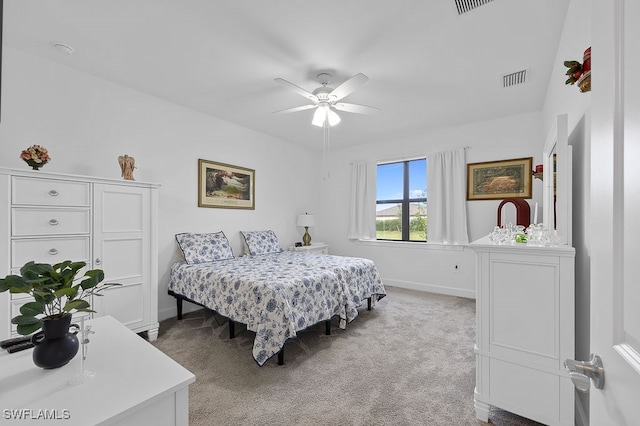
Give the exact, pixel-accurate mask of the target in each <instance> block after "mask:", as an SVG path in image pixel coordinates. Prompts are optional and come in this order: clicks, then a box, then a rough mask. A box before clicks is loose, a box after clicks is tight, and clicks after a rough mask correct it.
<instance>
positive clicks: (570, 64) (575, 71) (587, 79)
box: [564, 47, 591, 92]
mask: <svg viewBox="0 0 640 426" xmlns="http://www.w3.org/2000/svg"><path fill="white" fill-rule="evenodd" d="M564 66H565V67H567V68H568V69H567V73H566V75H568V76H569V78H567V81H565V82H564V83H565V84H571V85H573V84H577V85H578V87H579V88H580V91H581V92H589V91H591V48H590V47H589V48H588V49H587V50H585V51H584V57H583V63H580V62H578V61H564Z"/></svg>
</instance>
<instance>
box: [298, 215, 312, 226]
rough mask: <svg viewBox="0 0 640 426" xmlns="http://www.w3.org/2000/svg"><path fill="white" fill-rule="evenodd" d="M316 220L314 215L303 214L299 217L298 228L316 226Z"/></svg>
mask: <svg viewBox="0 0 640 426" xmlns="http://www.w3.org/2000/svg"><path fill="white" fill-rule="evenodd" d="M315 224H316V219H315V218H314V217H313V215H312V214H308V213H306V214H301V215H299V216H298V226H314V225H315Z"/></svg>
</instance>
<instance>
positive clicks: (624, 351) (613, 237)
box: [590, 0, 640, 426]
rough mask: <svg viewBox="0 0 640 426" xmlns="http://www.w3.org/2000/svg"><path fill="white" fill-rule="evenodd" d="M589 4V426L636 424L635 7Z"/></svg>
mask: <svg viewBox="0 0 640 426" xmlns="http://www.w3.org/2000/svg"><path fill="white" fill-rule="evenodd" d="M591 4H592V6H593V15H592V19H593V21H592V35H593V46H592V47H593V50H592V52H593V60H592V66H593V68H592V70H593V91H592V111H593V114H592V127H591V130H592V132H591V146H592V152H591V158H592V164H591V170H592V175H591V217H592V221H591V229H592V231H591V243H590V247H591V352H593V353H594V354H597V355H599V356H600V357H601V358H602V363H603V366H604V374H605V381H604V388H603V389H602V390H598V389H595V388H594V387H593V386H591V389H590V424H591V425H594V426H599V425H605V426H606V425H636V424H638V422H639V421H640V404H639V403H638V401H639V400H640V399H639V398H640V308H639V307H640V279H638V277H639V276H640V271H639V270H638V268H639V267H640V264H639V259H640V220H639V218H640V166H639V165H640V79H638V77H639V74H638V73H639V71H640V30H639V28H640V26H638V25H637V22H638V20H640V2H638V1H637V0H614V1H611V2H609V1H606V2H605V1H599V0H595V1H592V2H591Z"/></svg>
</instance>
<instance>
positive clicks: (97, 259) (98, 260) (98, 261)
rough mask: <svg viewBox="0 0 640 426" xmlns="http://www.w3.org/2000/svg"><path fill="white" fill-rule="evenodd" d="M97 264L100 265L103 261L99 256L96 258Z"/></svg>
mask: <svg viewBox="0 0 640 426" xmlns="http://www.w3.org/2000/svg"><path fill="white" fill-rule="evenodd" d="M94 263H95V264H96V265H99V264H101V263H102V260H100V258H99V257H97V258H96V261H95V262H94Z"/></svg>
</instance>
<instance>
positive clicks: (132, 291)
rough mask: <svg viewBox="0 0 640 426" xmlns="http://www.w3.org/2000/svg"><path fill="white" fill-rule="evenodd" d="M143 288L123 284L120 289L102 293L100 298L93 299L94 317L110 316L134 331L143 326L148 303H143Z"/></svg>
mask: <svg viewBox="0 0 640 426" xmlns="http://www.w3.org/2000/svg"><path fill="white" fill-rule="evenodd" d="M147 299H148V295H145V288H144V286H143V285H142V284H133V285H131V284H129V285H127V284H124V285H122V286H121V287H113V288H110V289H109V290H106V291H104V292H103V295H102V296H100V297H94V299H93V305H94V310H95V311H96V313H95V314H94V316H96V317H99V316H103V315H111V316H112V317H114V318H115V319H117V320H118V321H120V322H121V323H122V324H124V325H126V326H127V327H129V328H131V329H132V330H135V329H136V327H137V326H139V325H141V324H143V322H144V318H145V316H147V315H148V313H147V310H148V308H147V306H148V303H145V301H146V300H147Z"/></svg>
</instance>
